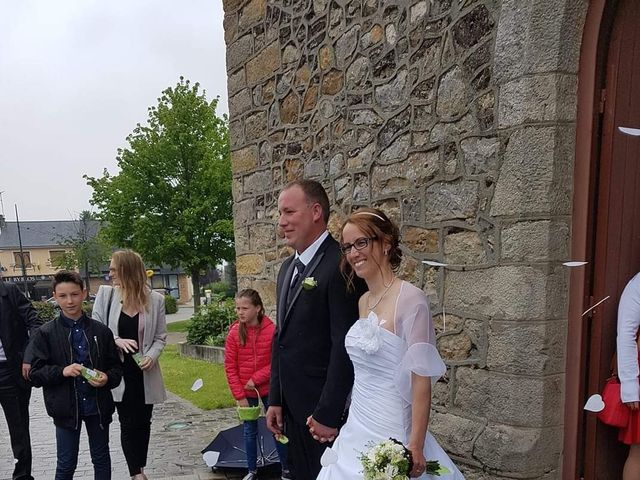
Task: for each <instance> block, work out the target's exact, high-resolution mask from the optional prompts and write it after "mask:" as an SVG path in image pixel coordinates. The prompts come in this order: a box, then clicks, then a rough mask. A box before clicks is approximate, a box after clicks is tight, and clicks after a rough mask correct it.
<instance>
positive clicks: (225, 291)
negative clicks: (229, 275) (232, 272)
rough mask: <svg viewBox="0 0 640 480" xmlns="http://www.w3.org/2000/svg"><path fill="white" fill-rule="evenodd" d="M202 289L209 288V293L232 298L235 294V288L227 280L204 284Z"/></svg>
mask: <svg viewBox="0 0 640 480" xmlns="http://www.w3.org/2000/svg"><path fill="white" fill-rule="evenodd" d="M204 290H211V295H212V296H214V295H218V296H221V297H223V298H233V297H235V296H236V290H235V288H233V287H232V286H231V285H229V284H228V283H227V282H213V283H209V284H208V285H205V287H204Z"/></svg>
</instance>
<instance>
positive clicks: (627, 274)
mask: <svg viewBox="0 0 640 480" xmlns="http://www.w3.org/2000/svg"><path fill="white" fill-rule="evenodd" d="M603 98H604V111H603V118H602V138H601V150H600V152H601V153H600V159H599V163H598V168H597V169H596V170H595V172H596V176H597V198H596V199H595V205H596V210H595V214H596V218H595V221H594V222H593V223H592V225H594V227H595V242H594V243H595V248H594V251H593V258H592V259H591V266H592V267H591V269H590V270H591V273H592V280H591V285H592V286H593V289H592V297H591V304H594V303H595V302H597V301H599V300H601V299H603V298H604V297H606V296H610V298H609V300H608V301H606V302H605V303H604V304H603V305H602V306H601V307H598V308H597V309H596V310H595V311H594V312H593V315H592V317H591V318H590V319H586V320H585V321H590V323H591V329H590V345H589V356H588V359H587V362H588V380H587V392H586V393H587V395H591V394H593V393H596V392H599V391H600V390H601V388H602V385H603V384H604V381H605V379H606V378H607V377H608V375H609V365H610V360H611V356H612V354H613V352H614V350H615V337H616V320H617V308H618V301H619V299H620V295H621V293H622V290H623V289H624V287H625V285H626V283H627V282H628V281H629V280H630V279H631V277H633V275H634V274H635V273H637V272H638V271H640V137H632V136H629V135H625V134H624V133H622V132H620V130H619V129H618V127H620V126H623V127H635V128H640V2H639V1H638V0H621V1H620V2H619V3H618V6H617V9H616V14H615V20H614V23H613V29H612V32H611V37H610V43H609V49H608V57H607V67H606V81H605V91H604V95H603ZM584 431H585V435H586V437H585V452H584V453H585V454H584V466H585V468H584V478H585V479H598V480H601V479H619V478H622V475H621V472H622V466H623V464H624V459H625V458H626V453H627V448H626V447H625V446H624V445H622V444H620V443H618V441H617V430H615V429H613V428H611V427H607V426H605V425H603V424H601V423H599V422H598V421H597V420H596V418H595V416H594V415H586V416H585V429H584Z"/></svg>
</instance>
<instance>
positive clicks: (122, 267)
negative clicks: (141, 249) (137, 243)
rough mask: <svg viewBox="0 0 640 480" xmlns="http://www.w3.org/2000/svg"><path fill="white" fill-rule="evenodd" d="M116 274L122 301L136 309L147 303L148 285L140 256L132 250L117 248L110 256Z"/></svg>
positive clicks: (145, 305)
mask: <svg viewBox="0 0 640 480" xmlns="http://www.w3.org/2000/svg"><path fill="white" fill-rule="evenodd" d="M111 260H112V261H113V266H114V268H115V269H116V273H117V274H118V280H119V281H120V289H121V291H122V303H123V305H125V306H127V307H132V308H135V309H137V310H138V311H142V310H143V309H146V308H147V307H148V305H149V287H148V286H147V274H146V270H145V268H144V263H143V262H142V257H141V256H140V255H139V254H137V253H136V252H134V251H133V250H128V249H127V250H118V251H116V252H113V255H112V256H111Z"/></svg>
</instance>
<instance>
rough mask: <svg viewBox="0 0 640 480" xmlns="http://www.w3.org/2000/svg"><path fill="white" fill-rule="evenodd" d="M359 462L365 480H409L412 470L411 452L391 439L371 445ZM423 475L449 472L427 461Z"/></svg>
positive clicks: (437, 464) (435, 463)
mask: <svg viewBox="0 0 640 480" xmlns="http://www.w3.org/2000/svg"><path fill="white" fill-rule="evenodd" d="M360 461H361V462H362V467H363V468H364V471H363V473H364V479H365V480H409V473H410V472H411V469H412V468H413V460H412V459H411V452H410V451H409V450H408V449H407V447H405V446H404V445H403V444H402V442H399V441H398V440H395V439H393V438H390V439H389V440H385V441H384V442H381V443H378V444H377V445H372V446H371V448H370V449H369V451H368V452H367V453H366V454H362V456H361V457H360ZM425 473H426V474H427V475H434V476H440V475H443V474H447V473H451V472H449V470H448V469H447V468H445V467H441V466H440V464H439V463H438V462H437V461H431V462H429V461H428V462H427V469H426V471H425Z"/></svg>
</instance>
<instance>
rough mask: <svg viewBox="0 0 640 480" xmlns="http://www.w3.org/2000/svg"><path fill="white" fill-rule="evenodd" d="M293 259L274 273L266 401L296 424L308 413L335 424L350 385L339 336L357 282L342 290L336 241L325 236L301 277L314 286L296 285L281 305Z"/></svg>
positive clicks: (348, 319)
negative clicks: (273, 318)
mask: <svg viewBox="0 0 640 480" xmlns="http://www.w3.org/2000/svg"><path fill="white" fill-rule="evenodd" d="M294 258H295V255H292V256H291V257H289V258H288V259H287V260H285V261H284V263H283V264H282V267H281V268H280V272H279V274H278V283H277V297H278V300H277V301H278V304H277V328H276V333H275V336H274V340H273V350H272V362H271V387H270V392H269V404H270V405H276V406H282V407H284V408H285V409H287V410H288V411H289V412H290V414H291V415H292V416H293V419H294V421H295V422H297V423H299V424H302V425H303V424H304V422H306V419H307V417H308V416H309V415H313V418H314V419H315V420H317V421H318V422H320V423H322V424H323V425H327V426H329V427H338V426H339V425H340V422H341V419H342V416H343V413H344V410H345V406H346V401H347V397H348V395H349V392H350V391H351V387H352V386H353V366H352V364H351V361H350V360H349V357H348V355H347V352H346V350H345V346H344V337H345V335H346V333H347V331H348V330H349V328H350V327H351V325H353V324H354V323H355V321H356V320H357V318H358V298H359V297H360V295H361V294H362V293H363V292H364V289H363V283H362V282H361V281H357V282H356V283H355V285H356V289H355V291H351V292H349V291H347V287H346V282H345V279H344V278H343V276H342V274H341V273H340V268H339V264H340V249H339V248H338V242H336V241H335V240H334V239H333V238H332V237H331V236H329V237H327V238H326V239H325V241H324V242H322V244H321V245H320V248H319V249H318V251H317V253H316V255H315V256H314V257H313V259H312V260H311V261H310V262H309V264H308V265H307V266H306V267H305V271H304V272H303V274H302V277H301V278H302V279H304V278H307V277H313V278H314V279H315V281H316V283H317V285H316V286H315V287H314V288H312V289H306V288H303V287H302V285H301V284H300V285H298V287H297V288H296V289H295V290H294V291H293V292H292V296H293V298H292V300H291V301H290V302H289V305H288V306H287V292H288V290H289V285H290V283H291V279H292V277H293V271H294Z"/></svg>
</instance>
